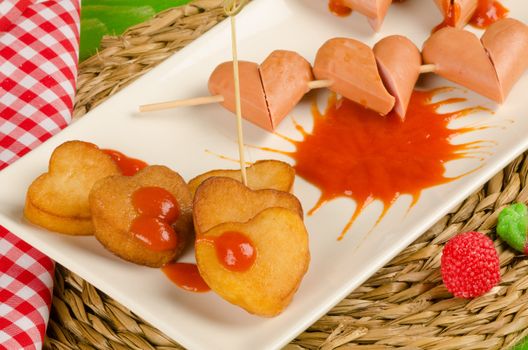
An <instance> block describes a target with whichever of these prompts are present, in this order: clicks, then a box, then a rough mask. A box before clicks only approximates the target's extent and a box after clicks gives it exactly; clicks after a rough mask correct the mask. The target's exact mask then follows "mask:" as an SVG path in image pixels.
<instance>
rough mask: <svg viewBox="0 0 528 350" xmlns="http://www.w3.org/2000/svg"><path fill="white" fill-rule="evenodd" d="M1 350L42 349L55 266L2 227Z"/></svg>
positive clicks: (0, 231) (0, 252) (0, 240)
mask: <svg viewBox="0 0 528 350" xmlns="http://www.w3.org/2000/svg"><path fill="white" fill-rule="evenodd" d="M0 271H1V274H0V349H8V350H14V349H40V348H41V347H42V344H43V341H44V334H45V333H46V332H45V330H46V324H47V322H48V318H49V307H50V305H51V300H52V295H53V294H52V293H53V291H52V288H53V276H52V273H53V271H54V266H53V262H52V260H51V259H50V258H48V257H47V256H45V255H44V254H42V253H41V252H39V251H38V250H36V249H35V248H33V247H31V246H30V245H29V244H27V243H25V242H24V241H22V240H21V239H19V238H17V237H16V236H15V235H13V234H12V233H9V232H8V231H7V230H6V229H5V228H4V227H2V226H0Z"/></svg>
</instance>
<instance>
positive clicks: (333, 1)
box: [328, 0, 352, 17]
mask: <svg viewBox="0 0 528 350" xmlns="http://www.w3.org/2000/svg"><path fill="white" fill-rule="evenodd" d="M328 9H329V10H330V12H332V13H333V14H334V15H336V16H339V17H345V16H348V15H350V14H351V13H352V9H351V8H350V7H348V6H346V5H345V4H343V0H329V1H328Z"/></svg>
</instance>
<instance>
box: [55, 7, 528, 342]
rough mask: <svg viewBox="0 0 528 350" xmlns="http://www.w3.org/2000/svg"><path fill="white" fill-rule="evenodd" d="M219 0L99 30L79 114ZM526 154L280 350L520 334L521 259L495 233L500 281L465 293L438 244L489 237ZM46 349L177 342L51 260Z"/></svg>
mask: <svg viewBox="0 0 528 350" xmlns="http://www.w3.org/2000/svg"><path fill="white" fill-rule="evenodd" d="M221 3H222V1H221V0H197V1H194V2H193V3H191V4H189V5H186V6H183V7H180V8H174V9H170V10H167V11H165V12H162V13H160V14H158V15H157V16H156V17H155V18H154V19H152V20H150V21H148V22H145V23H142V24H139V25H137V26H134V27H132V28H130V29H129V30H128V31H127V32H126V33H124V35H122V36H120V37H106V38H104V39H103V42H102V44H101V50H100V51H99V53H98V54H97V55H95V56H94V57H92V58H90V59H88V60H86V61H84V62H83V63H82V64H81V65H80V67H79V68H80V69H79V79H78V93H77V100H76V105H75V116H76V117H80V116H82V115H83V114H85V113H86V112H88V111H89V110H90V109H92V108H93V107H95V106H97V105H98V104H99V103H101V102H102V101H104V100H105V99H106V98H108V97H109V96H111V95H112V94H114V93H115V92H117V91H118V90H120V89H121V88H123V87H124V86H126V85H127V84H128V83H130V82H131V81H133V80H135V79H136V78H138V77H139V76H141V75H143V74H144V73H146V72H147V71H148V70H150V69H151V68H152V67H154V66H156V65H157V64H158V63H160V62H161V61H163V60H164V59H165V58H167V57H168V56H170V55H171V54H172V53H174V52H176V51H178V50H179V49H181V48H182V47H184V46H185V45H187V44H188V43H189V42H191V41H192V40H194V39H195V38H197V37H199V36H200V35H201V34H203V33H204V32H206V31H207V30H208V29H209V28H211V27H212V26H214V25H215V24H217V23H218V22H219V21H221V20H222V19H223V18H224V15H223V11H222V9H221ZM527 181H528V154H524V155H523V156H520V157H519V158H517V159H516V160H515V161H514V162H513V163H511V164H510V165H509V166H507V167H506V168H505V169H504V170H502V171H501V172H499V173H498V174H496V175H495V176H494V177H493V178H492V179H491V180H490V181H489V182H488V183H487V184H486V185H484V186H483V187H482V188H481V189H480V190H478V191H477V192H476V193H474V194H473V195H471V196H470V197H469V198H468V199H466V200H465V201H464V202H463V203H462V204H461V205H460V206H459V207H458V208H456V209H454V210H453V211H452V212H451V213H450V214H449V215H447V216H445V217H444V218H442V219H441V220H440V221H439V222H438V223H436V224H435V225H434V226H433V227H432V228H431V229H430V230H429V231H427V232H426V233H425V234H424V235H423V236H422V237H420V238H419V239H418V240H417V241H416V242H414V243H413V244H412V245H410V246H409V247H408V248H407V249H405V250H404V251H403V252H402V253H400V254H399V255H398V256H397V257H396V258H395V259H393V260H392V261H391V262H390V263H389V264H387V265H386V266H385V267H383V268H382V269H381V270H379V271H378V272H377V273H376V274H375V275H374V276H372V277H371V278H370V279H369V280H368V281H367V282H365V283H364V284H363V285H362V286H361V287H359V288H358V289H356V290H355V291H354V292H352V293H351V294H350V295H349V296H348V297H347V298H346V299H344V300H343V301H342V302H341V303H339V305H337V306H336V307H334V308H333V309H332V310H331V311H330V312H329V313H328V314H327V315H325V316H324V317H323V318H321V319H320V320H319V321H317V322H316V323H315V324H314V325H312V326H311V327H310V328H309V329H308V330H306V331H305V332H304V333H302V334H300V335H299V336H298V337H297V338H296V339H295V340H294V341H293V342H292V343H291V344H289V345H288V346H287V348H288V349H305V348H307V349H324V350H330V349H335V348H343V349H394V348H398V349H504V348H509V347H511V346H513V345H514V344H515V343H517V342H518V341H519V340H520V339H521V338H523V337H524V336H525V335H526V334H528V293H527V289H528V274H527V272H528V260H526V259H524V258H523V257H521V256H517V255H516V253H515V252H514V251H512V250H510V249H509V248H508V247H506V246H505V245H504V244H503V243H502V242H501V241H499V240H495V245H496V247H497V250H498V252H499V255H500V262H501V274H502V281H501V283H500V285H499V286H497V287H495V288H494V289H493V290H492V291H491V292H490V293H488V294H486V295H485V296H483V297H480V298H477V299H474V300H471V301H468V300H462V299H455V298H452V297H451V294H450V293H448V292H447V290H446V289H445V287H444V286H443V284H442V281H441V276H440V270H439V266H440V255H441V250H442V247H443V244H444V243H445V242H447V241H448V240H449V239H450V238H451V237H453V236H454V235H455V234H457V233H459V232H462V231H469V230H478V231H481V232H484V233H486V234H489V235H490V236H491V237H492V238H494V239H495V238H496V237H495V225H496V221H497V216H498V213H499V212H500V210H501V209H502V208H503V207H504V206H505V205H507V204H509V203H511V202H515V201H522V202H526V201H527V200H528V184H527ZM55 278H56V281H55V282H56V283H55V291H54V298H53V309H52V315H51V319H50V324H49V327H48V332H47V339H46V343H45V348H46V349H141V350H143V349H158V350H168V349H179V348H181V347H180V346H179V345H178V344H176V343H175V342H174V341H172V340H171V339H169V338H168V337H167V336H165V335H164V334H162V333H160V332H159V331H158V330H157V329H155V328H154V327H152V326H150V325H148V324H147V323H145V322H144V321H143V320H141V319H140V318H139V317H137V316H136V315H134V314H133V313H131V312H130V311H129V310H127V309H126V308H125V307H123V306H122V305H120V304H119V303H118V302H116V301H115V300H113V299H112V298H110V297H108V296H107V295H105V294H103V293H101V292H100V291H98V290H96V289H95V288H94V287H93V286H91V285H90V284H88V283H87V282H86V281H84V280H83V279H81V278H80V277H78V276H76V275H75V274H73V273H72V272H70V271H68V270H67V269H65V268H63V267H61V266H57V271H56V276H55Z"/></svg>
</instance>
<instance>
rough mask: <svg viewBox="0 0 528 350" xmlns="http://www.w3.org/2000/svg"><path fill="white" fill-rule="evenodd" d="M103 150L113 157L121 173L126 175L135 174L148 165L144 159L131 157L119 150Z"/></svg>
mask: <svg viewBox="0 0 528 350" xmlns="http://www.w3.org/2000/svg"><path fill="white" fill-rule="evenodd" d="M103 152H104V153H106V154H108V155H109V156H110V157H112V159H113V160H114V162H115V163H116V164H117V166H118V167H119V170H121V173H122V174H123V175H125V176H133V175H135V174H136V173H137V172H138V171H140V170H141V169H143V168H145V167H146V166H147V165H148V164H147V163H145V162H144V161H142V160H139V159H134V158H129V157H127V156H126V155H124V154H123V153H121V152H119V151H114V150H112V149H104V150H103Z"/></svg>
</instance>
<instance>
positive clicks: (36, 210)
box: [24, 141, 120, 235]
mask: <svg viewBox="0 0 528 350" xmlns="http://www.w3.org/2000/svg"><path fill="white" fill-rule="evenodd" d="M117 174H120V171H119V168H118V167H117V165H116V164H115V162H114V161H113V160H112V158H111V157H110V156H109V155H107V154H105V153H104V152H103V151H102V150H100V149H99V148H98V147H97V146H96V145H94V144H91V143H87V142H82V141H69V142H65V143H63V144H62V145H60V146H59V147H57V148H56V149H55V151H53V154H52V155H51V158H50V161H49V170H48V172H47V173H44V174H42V175H40V176H39V177H38V178H37V179H35V181H33V183H32V184H31V185H30V186H29V188H28V191H27V195H26V205H25V208H24V216H25V217H26V218H27V219H28V220H29V221H31V222H32V223H34V224H36V225H39V226H42V227H44V228H46V229H48V230H51V231H56V232H60V233H65V234H70V235H90V234H93V225H92V219H91V213H90V206H89V203H88V194H89V193H90V190H91V189H92V186H93V184H94V183H95V182H96V181H97V180H99V179H102V178H104V177H107V176H111V175H117Z"/></svg>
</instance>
